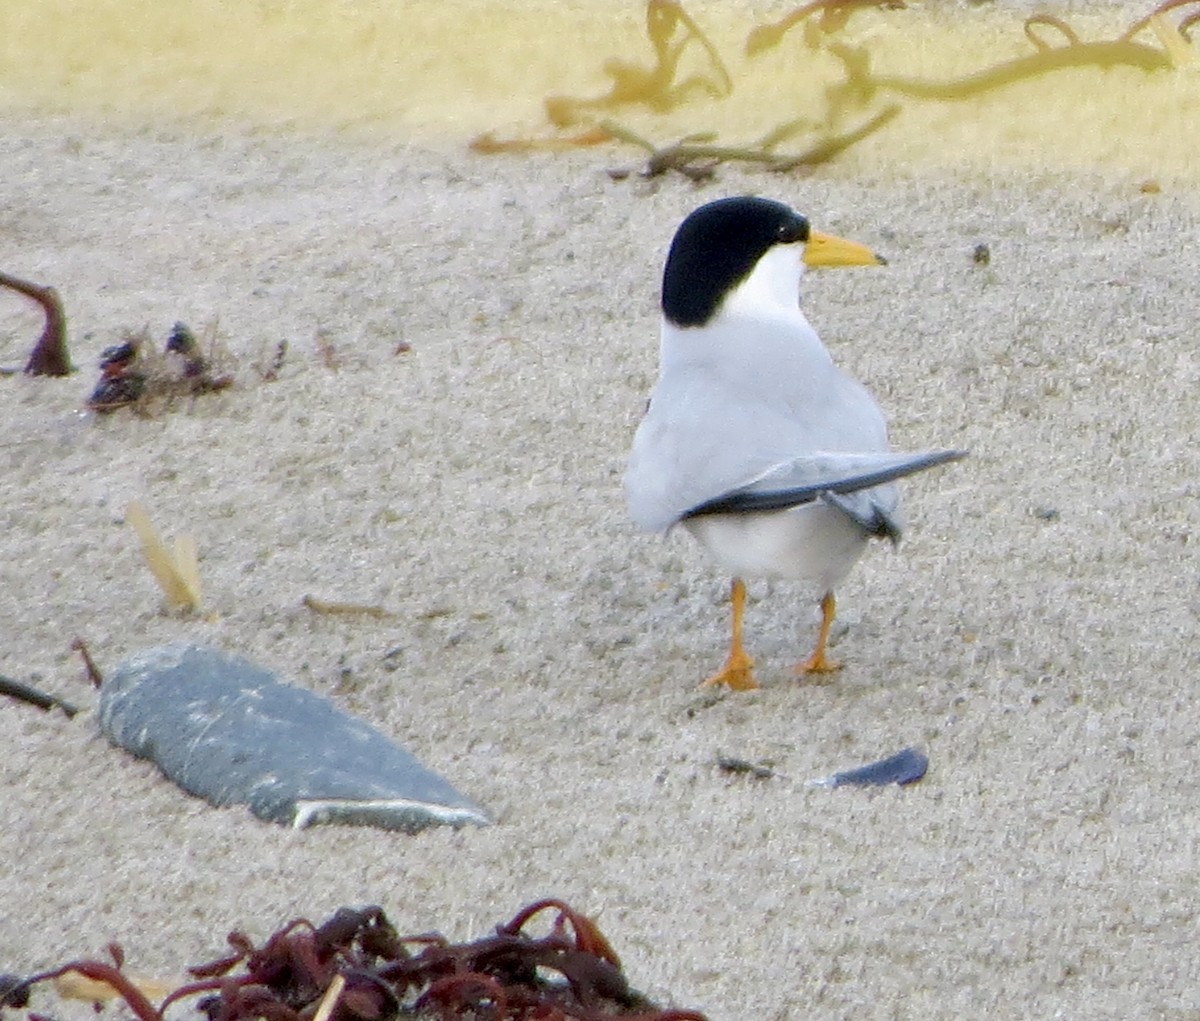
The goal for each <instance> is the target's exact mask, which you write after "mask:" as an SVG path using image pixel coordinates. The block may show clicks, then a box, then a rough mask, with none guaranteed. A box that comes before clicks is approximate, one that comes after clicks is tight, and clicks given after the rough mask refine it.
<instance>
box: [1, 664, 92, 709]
mask: <svg viewBox="0 0 1200 1021" xmlns="http://www.w3.org/2000/svg"><path fill="white" fill-rule="evenodd" d="M0 695H9V696H11V697H12V698H15V699H18V700H19V701H21V702H28V703H29V704H30V705H34V706H37V707H38V708H39V709H45V710H46V711H47V712H48V711H49V710H51V709H61V710H62V711H63V712H64V713H66V714H67V717H68V718H70V717H72V716H74V715H75V714H76V713H77V712H79V710H78V709H77V708H76V707H75V706H73V705H71V703H70V702H64V701H63V700H62V699H61V698H56V697H55V696H54V695H47V694H46V693H45V692H44V691H39V690H38V689H37V688H35V687H33V686H32V685H29V684H25V683H23V682H22V681H14V680H13V679H12V678H11V677H5V676H3V675H0Z"/></svg>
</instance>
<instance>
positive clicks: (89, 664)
mask: <svg viewBox="0 0 1200 1021" xmlns="http://www.w3.org/2000/svg"><path fill="white" fill-rule="evenodd" d="M71 648H72V649H74V650H75V651H76V652H78V653H79V655H80V656H82V657H83V666H84V669H85V670H87V675H88V680H90V681H91V682H92V687H93V688H99V687H100V685H102V684H103V683H104V675H103V674H102V673H101V672H100V670H99V668H98V667H97V666H96V661H95V660H94V659H92V654H91V653H90V652H89V651H88V647H87V642H85V641H84V640H83V639H82V638H76V639H75V640H74V641H73V642H72V643H71Z"/></svg>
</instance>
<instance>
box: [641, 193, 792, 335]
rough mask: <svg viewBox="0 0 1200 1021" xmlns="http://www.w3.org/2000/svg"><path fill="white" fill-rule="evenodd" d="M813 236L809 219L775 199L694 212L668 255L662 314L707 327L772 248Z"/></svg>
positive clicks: (723, 203) (727, 202)
mask: <svg viewBox="0 0 1200 1021" xmlns="http://www.w3.org/2000/svg"><path fill="white" fill-rule="evenodd" d="M808 236H809V226H808V221H807V220H806V219H805V218H804V217H803V216H801V215H800V214H799V213H797V212H796V211H795V210H794V209H791V208H790V207H788V206H785V205H784V204H783V203H782V202H775V201H773V200H771V199H761V198H752V197H748V196H745V197H740V198H728V199H717V200H716V201H715V202H709V203H707V204H706V205H703V206H701V207H700V208H699V209H696V210H693V212H692V213H690V214H689V215H688V217H687V219H685V220H684V221H683V223H681V224H680V225H679V229H678V230H677V231H676V232H675V238H674V240H673V241H672V242H671V251H670V253H669V254H668V255H667V267H666V269H665V270H664V271H663V286H662V310H663V315H664V316H666V318H667V320H668V321H669V322H672V323H674V324H675V325H676V326H703V325H704V324H705V323H707V322H708V321H709V320H710V319H711V318H712V317H713V315H715V314H716V312H717V309H718V308H719V307H720V305H721V301H722V299H724V297H725V295H727V294H728V293H729V292H730V291H731V290H732V289H733V288H734V287H736V286H737V285H738V284H739V283H741V282H742V281H743V280H745V279H746V277H747V276H748V275H749V274H750V271H751V270H752V269H753V268H754V266H755V264H756V263H757V262H758V260H759V259H761V258H762V256H763V254H764V253H765V252H766V251H767V249H769V248H770V247H771V246H772V245H776V244H789V243H794V242H803V241H807V240H808Z"/></svg>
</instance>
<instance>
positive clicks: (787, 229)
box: [775, 217, 808, 245]
mask: <svg viewBox="0 0 1200 1021" xmlns="http://www.w3.org/2000/svg"><path fill="white" fill-rule="evenodd" d="M775 240H776V241H777V242H778V243H779V244H784V245H791V244H795V243H796V242H797V241H807V240H808V221H806V220H804V219H802V218H800V217H797V218H796V219H795V220H785V221H784V222H783V223H781V224H780V225H779V227H778V228H777V229H776V231H775Z"/></svg>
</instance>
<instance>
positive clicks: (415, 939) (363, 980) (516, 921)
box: [0, 900, 705, 1021]
mask: <svg viewBox="0 0 1200 1021" xmlns="http://www.w3.org/2000/svg"><path fill="white" fill-rule="evenodd" d="M543 912H553V913H554V917H553V920H552V921H551V922H550V925H549V929H548V931H547V932H546V933H545V934H544V935H530V934H529V933H527V932H526V931H525V928H526V926H527V925H528V924H529V922H530V920H531V919H533V918H534V917H535V916H537V915H540V914H542V913H543ZM228 943H229V945H230V947H231V948H232V951H233V952H232V953H230V954H228V955H227V956H225V957H222V958H220V959H218V960H215V961H211V962H209V963H207V964H202V965H198V966H196V967H193V968H190V969H189V971H190V973H191V975H192V976H193V979H194V981H192V982H189V983H187V984H186V985H183V986H180V987H179V988H178V989H176V990H175V991H174V992H172V993H170V994H169V995H168V996H167V997H166V998H165V999H163V1001H162V1002H161V1003H160V1004H159V1005H158V1006H157V1007H155V1006H154V1004H153V1003H151V1002H150V1000H149V999H148V998H147V997H146V995H145V994H144V993H143V992H141V991H140V990H139V989H138V987H137V986H136V985H135V984H134V983H133V982H132V981H131V980H130V979H129V978H128V977H127V976H126V975H125V974H124V972H123V970H122V967H123V960H122V955H121V954H120V951H119V948H116V947H113V948H110V949H111V950H112V952H113V961H114V963H112V964H108V963H104V962H101V961H72V962H71V963H69V964H65V965H63V966H62V967H60V968H56V969H53V970H51V971H46V972H42V973H40V974H37V975H34V976H31V977H30V978H27V979H25V980H23V981H21V982H19V983H16V984H10V986H9V988H8V989H7V990H6V992H5V995H4V996H3V997H0V1012H3V1009H4V1008H5V1007H8V1008H9V1009H12V1008H14V1007H17V1008H19V1007H22V1006H24V1004H25V1002H26V1001H27V999H28V994H29V992H30V990H31V989H32V988H33V987H35V986H37V985H38V984H39V983H42V982H46V981H49V980H51V979H55V978H58V977H60V976H63V975H66V974H68V973H72V972H74V973H77V974H80V975H83V976H84V977H86V978H90V979H92V980H94V981H98V982H101V983H104V984H106V985H108V986H110V987H111V988H112V989H113V990H114V991H115V993H116V994H117V995H118V996H120V997H121V998H122V999H123V1000H124V1001H125V1003H126V1004H127V1005H128V1006H129V1009H130V1010H131V1011H132V1012H133V1014H134V1015H135V1017H136V1018H137V1019H138V1021H163V1018H164V1015H165V1012H166V1011H167V1009H168V1008H169V1007H170V1006H171V1005H172V1004H175V1003H178V1002H179V1001H181V1000H184V999H188V998H192V997H195V998H196V1004H195V1006H196V1009H197V1010H198V1011H199V1012H200V1013H201V1014H203V1015H204V1016H205V1018H206V1019H207V1021H253V1019H257V1018H262V1019H265V1021H391V1019H393V1018H403V1019H406V1021H407V1019H413V1021H425V1019H428V1021H461V1019H470V1021H705V1018H704V1015H703V1014H699V1013H697V1012H695V1011H687V1010H674V1009H670V1010H663V1009H660V1008H658V1007H656V1006H655V1005H654V1004H653V1003H651V1002H650V1001H649V1000H647V999H646V998H645V997H644V996H642V995H641V994H640V993H638V992H636V991H635V990H633V989H632V988H630V986H629V983H628V981H627V980H626V978H625V975H624V973H623V972H622V970H621V962H620V960H619V959H618V958H617V955H616V954H615V953H614V952H613V949H612V947H611V946H610V945H609V943H608V941H607V940H606V939H605V938H604V936H603V935H601V933H600V930H599V929H598V928H597V927H596V925H595V923H594V922H592V921H591V920H590V919H589V918H587V917H586V916H584V915H581V914H579V913H578V912H577V911H574V910H573V909H572V908H570V907H569V906H568V905H566V904H564V903H563V902H562V901H558V900H541V901H537V902H536V903H533V904H530V905H529V906H528V907H525V908H523V909H522V910H521V911H519V912H518V913H517V914H516V916H515V917H514V918H513V919H512V920H511V921H509V922H508V923H506V924H504V925H498V926H497V927H496V930H495V933H494V934H492V935H490V936H484V937H482V938H481V939H477V940H474V941H472V942H467V943H450V942H449V941H447V940H446V939H445V938H444V937H442V936H440V935H438V934H437V933H430V934H425V935H418V936H399V935H397V933H396V930H395V929H394V928H393V926H392V924H391V922H390V921H389V920H388V918H387V916H386V915H385V914H384V912H383V910H382V909H381V908H378V907H367V908H361V909H357V908H341V909H340V910H339V911H337V912H336V913H335V914H334V915H333V916H332V917H331V918H330V919H329V920H328V921H326V922H325V923H324V924H322V925H319V926H315V925H313V924H312V923H311V922H309V921H307V920H306V919H302V918H301V919H296V920H294V921H292V922H289V923H288V924H287V925H285V926H284V927H283V928H282V929H280V930H279V931H278V932H276V933H275V934H274V935H272V936H271V937H270V938H269V939H267V940H266V942H265V943H263V944H262V945H261V946H255V945H254V944H253V942H252V941H251V940H250V939H249V938H248V937H246V936H245V935H244V934H242V933H240V932H233V933H230V935H229V937H228ZM38 1017H41V1015H33V1014H30V1018H31V1019H33V1021H36V1019H37V1018H38Z"/></svg>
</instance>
